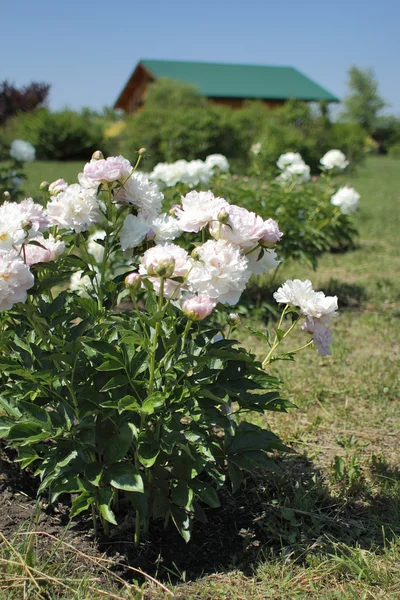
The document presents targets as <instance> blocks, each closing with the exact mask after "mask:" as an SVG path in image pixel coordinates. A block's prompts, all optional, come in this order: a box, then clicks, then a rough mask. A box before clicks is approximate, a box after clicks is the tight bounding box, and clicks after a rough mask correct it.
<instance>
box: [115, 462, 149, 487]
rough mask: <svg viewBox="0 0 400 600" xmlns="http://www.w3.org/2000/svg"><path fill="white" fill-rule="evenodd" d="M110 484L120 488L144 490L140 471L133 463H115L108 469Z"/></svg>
mask: <svg viewBox="0 0 400 600" xmlns="http://www.w3.org/2000/svg"><path fill="white" fill-rule="evenodd" d="M107 477H108V479H109V481H110V484H111V485H112V486H113V487H115V488H116V489H118V490H125V491H127V492H143V491H144V486H143V480H142V477H141V475H140V473H139V471H138V470H137V469H136V467H134V466H133V465H132V464H131V463H127V462H126V463H114V464H113V465H110V466H109V467H108V469H107Z"/></svg>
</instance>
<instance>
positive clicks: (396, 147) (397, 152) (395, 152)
mask: <svg viewBox="0 0 400 600" xmlns="http://www.w3.org/2000/svg"><path fill="white" fill-rule="evenodd" d="M388 155H389V156H391V157H392V158H400V143H397V144H393V145H392V146H389V149H388Z"/></svg>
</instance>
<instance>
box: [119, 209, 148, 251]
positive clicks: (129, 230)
mask: <svg viewBox="0 0 400 600" xmlns="http://www.w3.org/2000/svg"><path fill="white" fill-rule="evenodd" d="M150 230H151V224H150V223H149V221H147V220H146V219H143V218H142V217H140V216H139V215H138V216H135V215H128V216H127V217H125V220H124V224H123V226H122V229H121V231H120V234H119V239H120V242H121V248H122V250H127V249H128V248H136V247H137V246H140V244H141V243H142V242H143V241H144V240H145V239H146V236H147V234H148V233H149V231H150Z"/></svg>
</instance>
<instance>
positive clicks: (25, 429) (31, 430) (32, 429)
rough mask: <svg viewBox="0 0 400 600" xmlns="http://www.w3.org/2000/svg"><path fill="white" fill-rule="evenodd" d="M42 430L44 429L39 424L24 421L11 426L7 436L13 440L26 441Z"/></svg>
mask: <svg viewBox="0 0 400 600" xmlns="http://www.w3.org/2000/svg"><path fill="white" fill-rule="evenodd" d="M41 432H42V429H41V427H40V426H39V425H36V424H35V423H28V422H22V423H17V424H16V425H14V426H13V427H11V429H10V431H9V433H8V436H7V437H8V439H9V440H13V441H18V440H22V441H25V440H29V439H30V438H32V437H34V436H35V437H36V436H37V435H40V434H41Z"/></svg>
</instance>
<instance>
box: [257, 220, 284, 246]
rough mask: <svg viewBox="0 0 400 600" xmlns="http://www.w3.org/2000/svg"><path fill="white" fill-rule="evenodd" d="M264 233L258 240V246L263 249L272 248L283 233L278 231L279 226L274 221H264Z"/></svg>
mask: <svg viewBox="0 0 400 600" xmlns="http://www.w3.org/2000/svg"><path fill="white" fill-rule="evenodd" d="M264 227H265V233H264V235H263V237H262V238H261V240H260V245H261V246H263V247H264V248H274V247H275V246H276V244H277V243H278V242H279V240H280V239H281V237H282V236H283V233H282V232H281V231H279V226H278V223H277V222H276V221H274V219H267V220H266V221H264Z"/></svg>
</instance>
